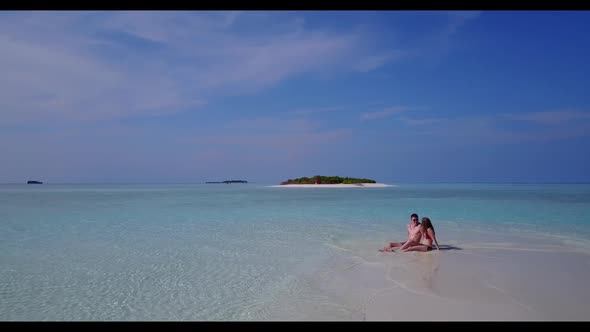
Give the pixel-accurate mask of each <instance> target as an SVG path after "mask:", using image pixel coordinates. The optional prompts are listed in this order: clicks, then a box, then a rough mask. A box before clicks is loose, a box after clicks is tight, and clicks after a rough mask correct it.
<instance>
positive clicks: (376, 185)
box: [270, 183, 397, 188]
mask: <svg viewBox="0 0 590 332" xmlns="http://www.w3.org/2000/svg"><path fill="white" fill-rule="evenodd" d="M270 187H274V188H383V187H397V186H396V185H394V184H385V183H351V184H344V183H337V184H321V183H320V184H279V185H275V186H270Z"/></svg>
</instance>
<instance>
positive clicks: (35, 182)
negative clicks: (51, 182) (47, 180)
mask: <svg viewBox="0 0 590 332" xmlns="http://www.w3.org/2000/svg"><path fill="white" fill-rule="evenodd" d="M27 184H43V182H41V181H27Z"/></svg>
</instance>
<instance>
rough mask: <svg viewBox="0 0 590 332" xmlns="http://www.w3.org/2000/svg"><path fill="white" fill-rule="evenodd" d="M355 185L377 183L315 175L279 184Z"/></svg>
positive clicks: (366, 180)
mask: <svg viewBox="0 0 590 332" xmlns="http://www.w3.org/2000/svg"><path fill="white" fill-rule="evenodd" d="M316 183H317V184H339V183H342V184H355V183H377V182H376V181H375V180H371V179H358V178H349V177H345V178H343V177H339V176H322V175H316V176H314V177H311V178H308V177H302V178H298V179H289V180H287V181H284V182H281V184H316Z"/></svg>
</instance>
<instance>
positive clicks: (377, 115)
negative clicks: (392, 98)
mask: <svg viewBox="0 0 590 332" xmlns="http://www.w3.org/2000/svg"><path fill="white" fill-rule="evenodd" d="M410 109H411V108H409V107H406V106H393V107H388V108H386V109H384V110H382V111H378V112H367V113H362V114H361V120H376V119H382V118H385V117H388V116H391V115H393V114H398V113H401V112H406V111H408V110H410Z"/></svg>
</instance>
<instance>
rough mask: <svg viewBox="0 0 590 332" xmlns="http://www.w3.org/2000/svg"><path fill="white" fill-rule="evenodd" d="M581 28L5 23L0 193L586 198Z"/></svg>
mask: <svg viewBox="0 0 590 332" xmlns="http://www.w3.org/2000/svg"><path fill="white" fill-rule="evenodd" d="M588 31H590V13H588V12H547V11H539V12H492V11H490V12H471V11H459V12H442V11H441V12H426V11H423V12H387V11H382V12H370V11H362V12H354V11H342V12H328V11H321V12H313V11H305V12H271V11H268V12H253V11H248V12H234V11H226V12H210V11H207V12H171V11H166V12H69V11H68V12H2V13H0V50H1V51H0V72H1V73H2V75H0V156H1V157H0V158H1V159H2V162H1V163H0V182H4V183H19V182H23V181H26V180H28V179H39V180H43V181H47V182H54V183H55V182H202V181H212V180H225V179H246V180H249V181H252V182H262V183H276V182H279V181H282V180H286V179H288V178H294V177H300V176H313V175H316V174H322V175H340V176H358V177H369V178H373V179H375V180H377V181H378V182H385V183H407V182H590V153H589V151H590V149H589V147H590V94H589V93H588V87H589V86H590V65H589V61H588V59H590V34H588Z"/></svg>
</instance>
